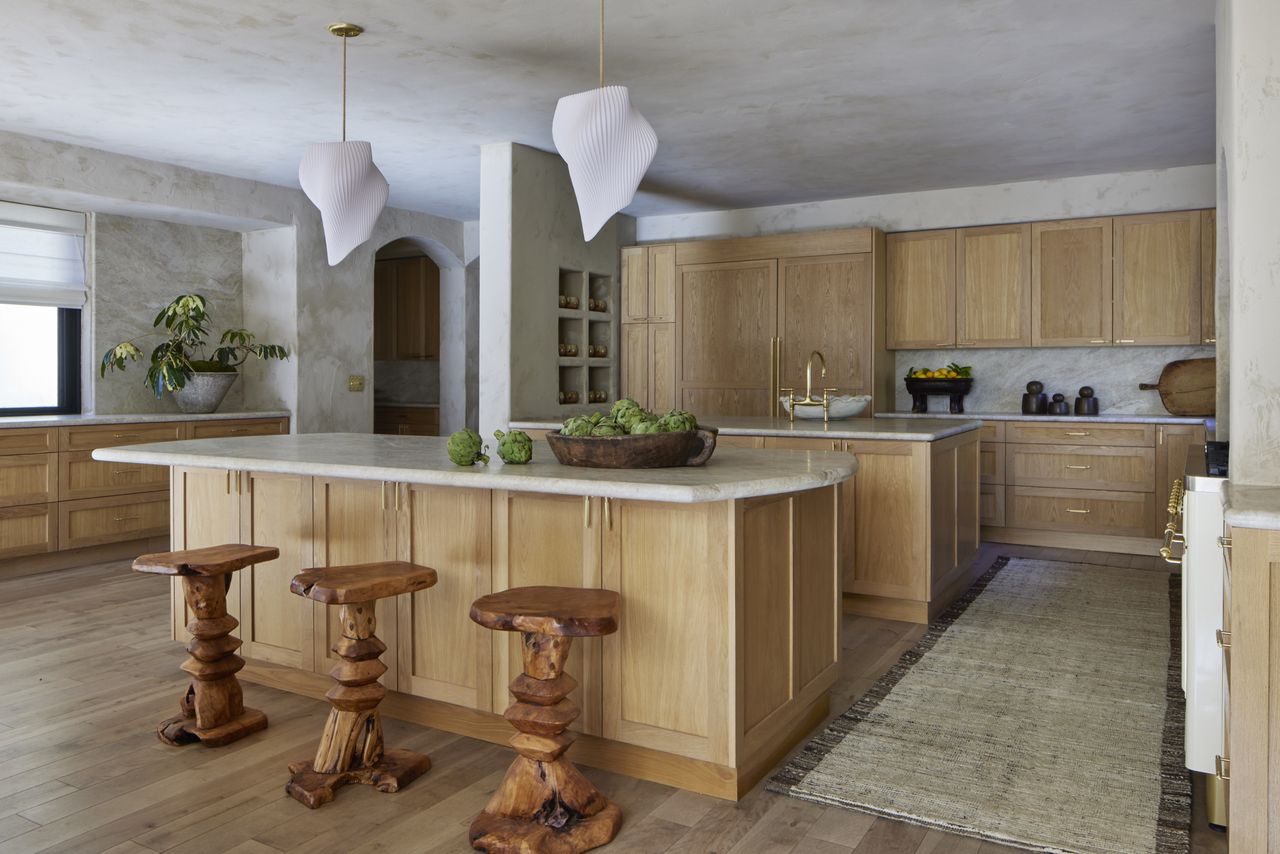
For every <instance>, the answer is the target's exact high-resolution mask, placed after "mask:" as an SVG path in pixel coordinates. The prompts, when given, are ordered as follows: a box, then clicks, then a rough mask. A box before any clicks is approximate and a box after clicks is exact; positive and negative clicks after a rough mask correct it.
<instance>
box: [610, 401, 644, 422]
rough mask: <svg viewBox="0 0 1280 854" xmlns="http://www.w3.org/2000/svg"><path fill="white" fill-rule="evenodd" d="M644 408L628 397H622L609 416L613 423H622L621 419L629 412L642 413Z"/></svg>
mask: <svg viewBox="0 0 1280 854" xmlns="http://www.w3.org/2000/svg"><path fill="white" fill-rule="evenodd" d="M643 411H644V408H643V407H642V406H640V404H638V403H636V402H635V401H634V400H632V399H631V398H629V397H624V398H622V399H621V400H619V401H618V402H617V403H615V404H614V405H613V409H612V410H610V412H609V415H610V417H612V418H613V420H614V421H617V422H618V423H622V420H623V418H624V417H625V416H626V415H627V414H628V413H631V412H643Z"/></svg>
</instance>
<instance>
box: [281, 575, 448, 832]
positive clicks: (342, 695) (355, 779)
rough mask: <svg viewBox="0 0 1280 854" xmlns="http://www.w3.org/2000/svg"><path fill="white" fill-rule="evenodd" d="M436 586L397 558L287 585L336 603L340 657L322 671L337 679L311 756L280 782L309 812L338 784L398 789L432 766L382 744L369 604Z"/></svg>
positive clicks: (377, 645)
mask: <svg viewBox="0 0 1280 854" xmlns="http://www.w3.org/2000/svg"><path fill="white" fill-rule="evenodd" d="M435 583H436V571H435V570H434V569H430V568H428V567H425V566H417V565H416V564H412V563H405V562H403V561H386V562H382V563H365V564H358V565H356V566H335V567H329V568H321V569H307V570H303V571H302V572H300V573H298V574H297V575H295V576H294V577H293V582H292V583H291V584H290V585H289V589H290V590H292V591H293V592H294V593H297V594H298V595H299V596H306V597H307V598H308V599H313V600H315V601H316V602H322V603H324V604H326V605H338V606H340V607H339V610H338V619H339V622H340V623H341V625H342V637H341V639H339V640H338V642H337V643H335V644H334V645H333V651H334V652H335V653H336V654H337V655H338V657H339V658H340V659H341V661H339V662H338V663H337V664H336V665H334V668H333V669H332V670H330V671H329V675H330V676H332V677H333V679H334V681H335V682H337V683H338V684H336V685H334V686H333V687H332V688H330V689H329V693H327V694H325V697H327V698H328V700H329V703H330V705H331V706H332V707H333V708H331V709H330V710H329V718H328V720H327V721H325V725H324V734H323V735H322V736H321V737H320V746H319V747H318V748H317V749H316V757H315V759H312V760H309V761H307V762H293V763H290V765H289V771H290V773H292V774H293V777H292V779H290V780H289V784H288V785H287V786H286V787H285V791H287V792H288V793H289V794H290V795H292V796H293V797H294V798H295V799H297V800H298V801H300V802H302V803H303V804H305V805H307V806H308V807H310V808H311V809H315V808H317V807H319V806H321V805H323V804H326V803H328V802H329V801H331V800H333V796H334V793H335V792H336V791H337V789H338V787H340V786H344V785H346V784H347V783H365V784H367V785H370V786H373V787H374V788H375V789H377V790H378V791H380V792H397V791H399V790H400V788H401V787H402V786H407V785H409V783H411V782H413V781H414V780H415V779H417V778H418V777H420V776H422V775H423V774H425V773H426V772H427V769H429V768H430V767H431V760H430V759H428V758H427V757H426V756H424V755H422V754H421V753H414V752H413V751H411V750H400V749H394V748H393V749H389V750H388V749H384V747H383V744H382V720H381V719H380V718H379V717H378V703H380V702H381V701H382V698H383V697H384V696H386V693H387V690H386V689H385V688H383V687H382V686H381V685H379V684H378V677H380V676H381V675H382V674H384V673H386V672H387V666H386V665H385V664H383V663H382V662H381V661H379V660H378V657H379V656H380V655H382V653H384V652H386V650H387V645H386V644H384V643H383V642H382V641H380V640H378V638H377V637H376V636H375V635H374V633H373V632H374V629H375V628H376V627H377V625H376V622H375V620H374V604H375V603H376V602H377V600H379V599H386V598H389V597H392V596H399V595H400V594H401V593H413V592H414V591H416V590H424V589H426V588H428V587H431V586H432V585H434V584H435Z"/></svg>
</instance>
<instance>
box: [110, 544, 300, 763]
mask: <svg viewBox="0 0 1280 854" xmlns="http://www.w3.org/2000/svg"><path fill="white" fill-rule="evenodd" d="M278 557H280V550H279V549H276V548H272V547H270V546H246V545H237V544H229V545H222V546H210V547H208V548H203V549H188V550H186V551H180V552H163V553H160V554H148V555H142V556H141V557H139V558H138V559H137V560H135V561H134V562H133V568H134V569H135V570H136V571H138V572H148V573H153V574H155V575H175V576H178V577H179V578H181V579H182V595H183V598H185V599H186V601H187V607H188V608H190V609H191V612H192V614H193V615H194V619H192V621H191V622H190V623H188V624H187V631H189V632H191V635H192V638H191V642H190V643H188V644H187V653H188V654H189V655H190V656H191V657H190V658H189V659H188V660H187V661H185V662H183V663H182V669H183V670H185V671H186V672H187V673H189V674H191V684H190V685H189V686H187V693H186V694H184V695H183V697H182V700H181V702H180V703H179V707H180V708H181V710H182V713H181V714H179V715H177V716H175V717H172V718H169V719H168V720H165V721H163V722H161V724H160V726H159V727H158V728H157V729H156V735H158V736H159V737H160V740H161V741H163V742H164V743H165V744H172V745H182V744H192V743H193V742H196V741H202V742H204V743H205V744H206V745H208V746H209V747H219V746H221V745H223V744H229V743H231V742H233V741H236V740H237V739H241V738H244V737H245V736H246V735H249V734H251V733H255V732H258V731H259V730H263V729H266V727H267V716H266V715H265V714H263V713H262V712H260V711H258V710H257V709H250V708H246V707H245V705H244V693H243V691H242V690H241V688H240V680H239V679H237V678H236V674H237V673H239V672H240V669H241V668H243V667H244V659H243V658H241V657H240V656H238V655H236V650H237V649H239V648H240V639H239V638H238V637H235V636H234V635H232V634H231V631H232V630H233V629H234V628H235V627H236V626H238V625H239V624H240V623H239V621H238V620H236V618H235V617H232V616H231V615H229V614H228V613H227V590H229V589H230V587H231V574H232V573H233V572H236V571H238V570H241V569H244V568H245V567H246V566H251V565H252V564H255V563H264V562H266V561H269V560H275V559H276V558H278Z"/></svg>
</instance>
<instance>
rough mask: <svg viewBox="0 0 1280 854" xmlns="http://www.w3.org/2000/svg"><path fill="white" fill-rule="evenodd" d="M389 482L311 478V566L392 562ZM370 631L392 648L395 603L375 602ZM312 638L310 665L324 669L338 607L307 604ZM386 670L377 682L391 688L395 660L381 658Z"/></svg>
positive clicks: (330, 659) (337, 633)
mask: <svg viewBox="0 0 1280 854" xmlns="http://www.w3.org/2000/svg"><path fill="white" fill-rule="evenodd" d="M395 493H396V490H395V484H390V483H385V482H383V481H377V480H343V479H340V478H329V477H317V478H314V479H313V481H312V511H313V516H312V531H313V535H314V536H313V540H312V554H311V560H312V565H313V566H346V565H349V564H356V563H372V562H375V561H384V560H394V559H395V556H396V545H395V541H396V525H395V523H396V515H395V512H394V504H393V502H394V501H395V499H396V494H395ZM374 618H375V620H376V622H377V626H376V627H375V629H374V633H375V634H376V635H377V636H378V637H379V638H381V639H382V642H383V643H385V644H386V645H387V647H388V648H389V649H395V648H396V604H395V600H393V599H381V600H379V601H378V604H377V609H376V610H375V612H374ZM312 625H313V626H314V627H315V630H314V632H313V633H312V634H313V637H314V640H315V652H314V659H313V661H314V668H315V671H316V672H317V673H328V672H329V669H330V668H331V667H333V665H334V664H336V663H337V661H338V659H337V658H336V657H335V656H334V655H333V654H332V652H331V649H332V647H333V645H334V643H336V642H337V640H338V638H340V637H341V636H342V632H341V627H340V626H339V625H338V608H337V607H336V606H335V607H330V606H328V605H323V604H321V603H319V602H313V603H312ZM383 663H384V664H386V665H387V666H388V667H391V668H392V669H391V670H388V671H387V673H386V674H385V675H384V676H383V677H382V679H380V680H379V681H380V682H382V684H384V685H386V686H387V687H388V688H393V689H394V688H395V687H396V685H397V682H396V679H397V676H398V674H397V673H396V670H395V665H396V660H395V659H394V658H392V657H388V658H384V659H383Z"/></svg>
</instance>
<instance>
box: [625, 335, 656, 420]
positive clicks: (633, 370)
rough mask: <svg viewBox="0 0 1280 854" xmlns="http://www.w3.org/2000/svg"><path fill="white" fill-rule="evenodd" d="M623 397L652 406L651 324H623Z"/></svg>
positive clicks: (645, 405) (646, 406)
mask: <svg viewBox="0 0 1280 854" xmlns="http://www.w3.org/2000/svg"><path fill="white" fill-rule="evenodd" d="M621 367H622V387H621V394H622V396H623V397H629V398H631V399H632V400H634V401H635V402H636V403H638V404H640V405H641V406H643V407H645V408H646V409H649V408H652V406H651V404H650V399H649V324H647V323H624V324H622V366H621Z"/></svg>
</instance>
